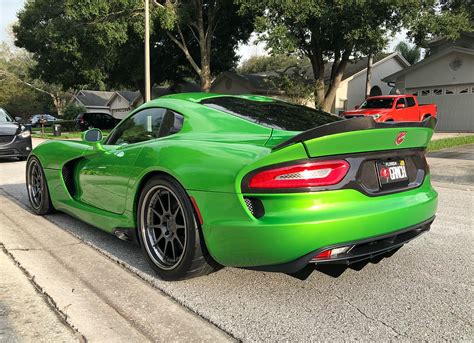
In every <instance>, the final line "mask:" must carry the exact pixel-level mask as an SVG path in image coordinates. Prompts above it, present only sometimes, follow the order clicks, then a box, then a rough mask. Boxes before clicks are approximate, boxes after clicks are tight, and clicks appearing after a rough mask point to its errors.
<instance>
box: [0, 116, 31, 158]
mask: <svg viewBox="0 0 474 343" xmlns="http://www.w3.org/2000/svg"><path fill="white" fill-rule="evenodd" d="M20 119H21V118H15V119H13V118H12V117H11V116H10V115H9V114H8V113H7V111H6V110H4V109H3V108H1V107H0V158H3V157H18V159H20V160H21V161H24V160H26V159H27V158H28V155H29V154H30V152H31V132H30V130H28V129H27V128H26V127H25V126H24V125H21V124H20V123H19V121H20Z"/></svg>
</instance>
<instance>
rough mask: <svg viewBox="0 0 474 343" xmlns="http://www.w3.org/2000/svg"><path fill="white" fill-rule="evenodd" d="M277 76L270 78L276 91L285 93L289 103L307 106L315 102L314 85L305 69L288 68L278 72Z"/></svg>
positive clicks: (297, 66) (299, 66) (297, 67)
mask: <svg viewBox="0 0 474 343" xmlns="http://www.w3.org/2000/svg"><path fill="white" fill-rule="evenodd" d="M276 74H277V75H275V76H271V77H270V81H271V82H272V83H273V85H274V86H275V88H276V89H279V90H281V91H283V93H284V94H285V95H284V97H285V98H286V100H287V101H289V102H292V103H294V104H297V105H307V104H308V102H310V101H312V100H314V99H313V85H312V82H311V80H310V79H309V78H308V75H307V73H306V70H305V68H304V67H302V66H301V65H296V66H288V67H287V68H285V69H283V70H279V71H276Z"/></svg>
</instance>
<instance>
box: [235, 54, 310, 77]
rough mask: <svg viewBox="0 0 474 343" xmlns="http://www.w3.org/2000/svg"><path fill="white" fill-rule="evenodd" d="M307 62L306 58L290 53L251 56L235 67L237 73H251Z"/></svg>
mask: <svg viewBox="0 0 474 343" xmlns="http://www.w3.org/2000/svg"><path fill="white" fill-rule="evenodd" d="M303 64H309V61H308V60H306V59H301V58H298V57H297V56H291V55H270V56H252V57H250V58H248V59H247V60H245V61H244V62H243V63H242V65H241V66H240V67H238V68H237V71H238V72H239V73H243V74H252V73H261V72H266V71H275V70H280V69H286V68H288V67H290V66H297V65H303Z"/></svg>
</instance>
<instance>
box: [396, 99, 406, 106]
mask: <svg viewBox="0 0 474 343" xmlns="http://www.w3.org/2000/svg"><path fill="white" fill-rule="evenodd" d="M400 104H403V105H405V106H406V104H405V98H401V99H398V100H397V104H396V105H395V108H396V107H397V106H398V105H400Z"/></svg>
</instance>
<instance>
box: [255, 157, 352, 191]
mask: <svg viewBox="0 0 474 343" xmlns="http://www.w3.org/2000/svg"><path fill="white" fill-rule="evenodd" d="M349 167H350V166H349V163H348V162H346V161H344V160H335V161H323V162H309V163H304V164H297V165H292V166H287V167H281V168H275V169H270V170H265V171H262V172H260V173H258V174H256V175H254V176H252V178H251V179H250V181H249V187H250V188H266V189H268V188H306V187H318V186H329V185H335V184H337V183H339V182H341V180H342V179H343V178H344V176H346V174H347V172H348V171H349Z"/></svg>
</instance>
